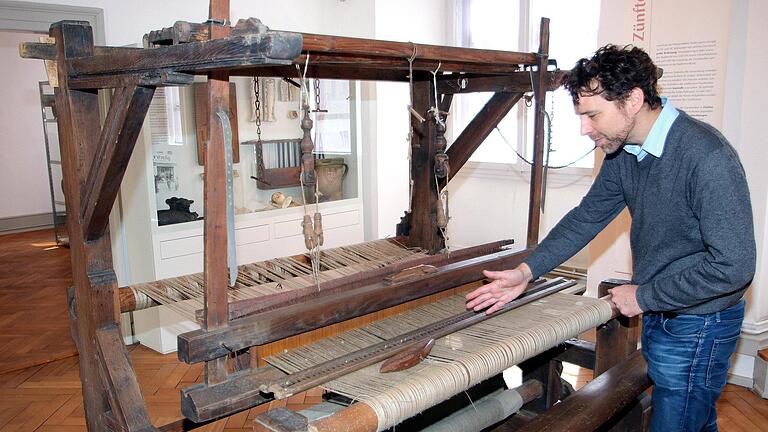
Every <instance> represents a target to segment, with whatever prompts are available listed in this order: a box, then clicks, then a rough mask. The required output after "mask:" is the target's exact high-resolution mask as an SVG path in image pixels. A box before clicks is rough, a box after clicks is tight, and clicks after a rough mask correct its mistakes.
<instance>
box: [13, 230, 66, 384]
mask: <svg viewBox="0 0 768 432" xmlns="http://www.w3.org/2000/svg"><path fill="white" fill-rule="evenodd" d="M71 281H72V271H71V266H70V263H69V250H68V249H66V248H59V247H57V246H56V243H55V241H54V236H53V231H51V230H42V231H31V232H26V233H20V234H8V235H3V236H0V373H4V372H8V371H13V370H17V369H23V368H27V367H30V366H34V365H39V364H44V363H47V362H49V361H52V360H57V359H61V358H65V357H71V356H73V355H77V350H76V349H75V344H74V342H72V338H71V337H70V334H69V324H68V322H67V308H66V304H67V287H68V286H69V285H70V284H71Z"/></svg>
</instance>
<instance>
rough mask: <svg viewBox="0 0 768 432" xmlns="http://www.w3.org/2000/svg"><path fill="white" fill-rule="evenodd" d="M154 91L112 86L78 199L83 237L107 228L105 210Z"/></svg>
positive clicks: (96, 235)
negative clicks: (81, 192) (114, 87)
mask: <svg viewBox="0 0 768 432" xmlns="http://www.w3.org/2000/svg"><path fill="white" fill-rule="evenodd" d="M154 93H155V88H154V87H141V86H138V85H135V84H134V85H130V86H126V87H121V88H118V89H116V91H115V94H114V96H113V97H112V104H111V106H110V108H109V113H108V114H107V118H106V120H105V121H104V126H103V127H102V130H101V134H100V136H99V144H98V147H97V149H96V152H95V154H94V157H93V160H92V161H91V165H90V170H89V172H88V177H87V180H86V182H85V184H84V185H83V195H82V196H83V198H82V201H81V202H80V204H81V207H80V216H81V218H82V221H83V224H82V225H83V227H84V230H83V235H84V237H85V238H86V239H87V240H95V239H97V238H99V237H101V236H102V235H103V234H104V231H105V230H106V228H107V225H108V223H109V213H110V212H111V211H112V205H113V204H114V202H115V197H117V192H118V191H119V190H120V183H121V182H122V180H123V175H124V174H125V170H126V168H127V167H128V160H129V159H130V157H131V153H132V152H133V147H134V146H135V144H136V138H137V137H138V136H139V132H140V131H141V126H142V124H143V123H144V117H145V116H146V114H147V110H148V109H149V103H150V102H151V101H152V96H153V95H154Z"/></svg>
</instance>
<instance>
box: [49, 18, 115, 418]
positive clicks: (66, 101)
mask: <svg viewBox="0 0 768 432" xmlns="http://www.w3.org/2000/svg"><path fill="white" fill-rule="evenodd" d="M50 35H51V36H52V37H54V38H55V39H56V46H57V49H58V55H57V59H58V61H57V62H56V64H57V67H58V77H59V87H58V88H57V89H56V92H55V93H56V107H57V111H58V116H59V137H60V144H61V154H62V171H63V179H64V194H65V196H66V197H67V200H66V201H67V203H66V206H67V226H68V227H69V239H70V257H71V261H72V279H73V285H74V288H73V290H72V299H71V301H72V302H73V303H74V305H73V307H72V309H73V312H74V315H75V318H76V319H75V320H74V322H73V325H72V326H71V329H72V333H73V334H72V337H73V339H75V342H76V345H77V348H78V352H79V354H80V359H79V360H80V379H81V381H82V384H83V400H84V402H85V403H84V408H85V415H86V422H87V425H88V429H89V430H91V431H100V430H110V429H111V428H112V426H113V418H111V417H110V416H109V415H108V413H109V412H110V407H109V391H110V389H108V388H106V386H105V382H104V381H103V380H102V376H101V365H100V360H99V348H98V345H97V343H96V330H97V328H99V327H102V326H106V325H110V324H113V323H116V322H118V319H119V306H118V305H119V303H118V299H117V279H116V277H115V273H114V270H113V268H112V249H111V244H110V237H109V229H107V230H106V231H105V232H104V233H103V234H102V235H101V236H100V237H99V238H96V239H93V240H91V241H87V240H86V238H85V229H86V227H84V226H83V220H82V219H81V214H82V213H81V211H80V210H81V204H82V203H81V198H82V197H81V191H82V188H83V184H84V183H85V182H86V180H87V176H88V172H89V170H90V165H91V163H92V161H93V156H94V152H95V151H96V148H97V146H98V143H99V134H100V130H101V125H100V122H99V101H98V93H97V92H96V91H89V90H71V89H69V82H68V77H69V71H68V69H67V62H66V61H65V59H67V58H72V57H80V56H87V55H92V54H93V32H92V30H91V27H90V26H89V25H88V23H85V22H80V21H61V22H58V23H54V24H53V25H52V26H51V31H50Z"/></svg>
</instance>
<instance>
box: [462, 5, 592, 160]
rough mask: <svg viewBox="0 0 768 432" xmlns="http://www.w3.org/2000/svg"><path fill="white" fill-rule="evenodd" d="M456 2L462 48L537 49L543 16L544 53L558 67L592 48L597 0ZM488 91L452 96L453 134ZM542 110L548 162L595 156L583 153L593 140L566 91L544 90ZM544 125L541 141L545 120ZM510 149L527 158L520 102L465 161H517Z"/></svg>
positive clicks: (528, 122)
mask: <svg viewBox="0 0 768 432" xmlns="http://www.w3.org/2000/svg"><path fill="white" fill-rule="evenodd" d="M459 4H460V9H459V25H458V28H459V32H460V40H461V44H462V45H463V46H466V47H471V48H486V49H500V50H506V51H525V52H530V51H537V50H538V44H539V42H538V36H539V22H540V19H541V17H547V18H550V20H551V21H550V39H549V40H550V45H549V53H550V55H549V57H550V59H555V60H557V62H558V66H559V67H560V68H561V69H570V68H571V67H572V66H573V65H574V64H575V63H576V61H577V60H578V59H580V58H582V57H586V56H588V55H590V54H591V53H592V52H594V51H595V50H596V49H597V28H598V22H599V20H600V0H584V1H578V2H575V1H568V0H537V1H533V0H515V1H510V0H459ZM515 17H518V19H515ZM490 96H491V95H490V94H488V93H485V94H483V93H479V94H468V95H461V96H459V97H457V102H458V104H457V107H456V110H457V112H456V120H455V123H454V124H455V126H454V127H455V129H454V136H457V135H458V134H459V133H461V131H462V130H463V129H464V127H465V126H466V124H467V123H469V121H471V120H472V118H473V117H474V115H475V114H476V113H477V111H478V110H479V109H480V108H482V106H483V105H484V104H485V102H486V101H487V100H488V99H489V98H490ZM546 110H547V112H548V113H549V115H550V118H551V119H552V133H551V135H552V136H551V140H550V141H551V147H550V153H549V160H548V165H549V166H562V165H569V164H570V165H571V166H573V167H581V168H591V167H592V166H593V163H594V158H593V157H591V156H586V157H584V156H585V155H587V154H588V153H589V152H590V150H591V149H592V148H594V144H593V143H592V141H591V140H590V139H589V138H588V137H583V136H581V135H580V132H579V129H580V125H579V119H578V117H577V116H576V115H574V113H573V104H572V102H571V98H570V95H569V94H568V92H567V91H565V90H564V89H558V90H557V91H554V92H549V93H548V94H547V104H546ZM544 130H545V140H546V139H547V127H546V125H545V128H544ZM515 151H517V152H518V153H519V154H521V155H525V157H526V158H527V159H528V160H530V158H531V155H532V154H533V110H532V108H528V107H526V106H525V104H523V103H519V104H518V105H517V107H516V108H515V109H513V110H512V111H510V113H509V114H508V115H507V117H506V118H505V119H504V120H502V121H501V122H500V123H499V128H498V130H497V131H494V132H492V133H491V135H489V136H488V138H487V139H486V140H485V142H484V143H483V144H482V145H481V146H480V148H479V149H478V150H477V151H476V152H475V153H474V154H473V155H472V157H471V158H470V160H471V161H475V162H501V163H518V162H519V160H518V157H517V155H516V154H515Z"/></svg>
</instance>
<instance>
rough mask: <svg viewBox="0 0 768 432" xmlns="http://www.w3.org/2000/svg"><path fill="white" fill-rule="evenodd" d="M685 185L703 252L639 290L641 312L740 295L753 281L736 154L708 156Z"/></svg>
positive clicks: (748, 214) (746, 203)
mask: <svg viewBox="0 0 768 432" xmlns="http://www.w3.org/2000/svg"><path fill="white" fill-rule="evenodd" d="M688 186H689V194H690V198H689V202H690V205H691V210H692V211H693V213H694V214H695V215H696V218H697V219H698V221H699V226H700V231H701V237H702V242H703V244H704V249H705V250H704V253H702V254H701V258H700V259H699V260H698V262H696V263H695V264H694V265H692V266H690V267H688V268H686V269H684V270H682V271H680V272H677V273H675V274H671V275H667V276H665V277H662V278H657V279H654V280H652V281H650V282H648V283H645V284H642V285H640V286H639V288H638V290H637V299H638V302H639V304H640V307H641V309H643V310H644V311H648V310H652V311H669V310H680V309H685V308H689V307H693V306H696V305H699V304H702V303H705V302H707V301H710V300H712V299H714V298H717V297H722V296H726V295H728V294H733V293H735V292H736V291H739V290H743V289H744V288H745V287H746V285H747V284H748V283H749V282H750V281H751V280H752V277H753V276H754V273H755V259H756V258H755V257H756V252H755V249H756V248H755V235H754V227H753V223H752V206H751V204H750V198H749V189H748V188H747V181H746V176H745V174H744V169H743V167H742V166H741V163H740V162H739V160H738V156H737V155H736V153H735V150H734V149H733V148H732V147H730V146H724V147H722V148H720V149H718V150H716V151H714V152H712V153H711V154H709V155H708V156H707V157H706V158H705V159H704V160H703V161H702V163H701V164H700V165H699V166H698V167H697V168H696V169H695V170H694V172H693V173H692V177H691V179H690V182H689V185H688Z"/></svg>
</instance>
